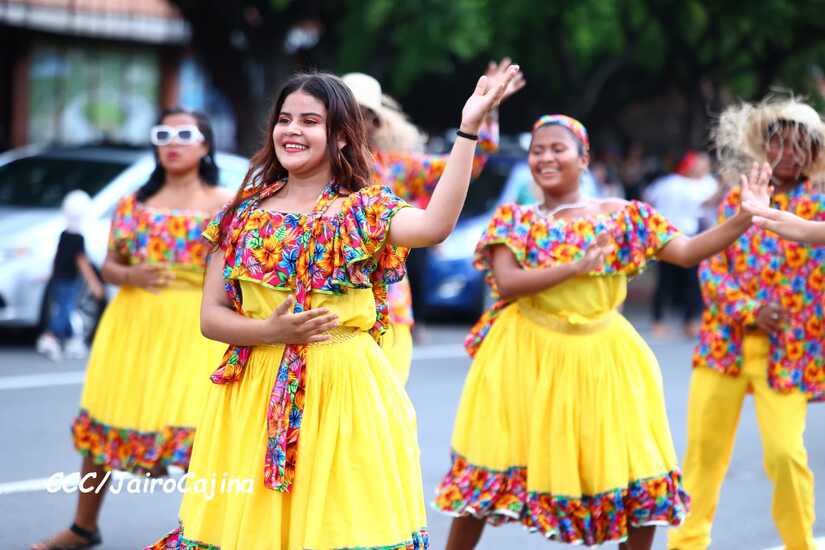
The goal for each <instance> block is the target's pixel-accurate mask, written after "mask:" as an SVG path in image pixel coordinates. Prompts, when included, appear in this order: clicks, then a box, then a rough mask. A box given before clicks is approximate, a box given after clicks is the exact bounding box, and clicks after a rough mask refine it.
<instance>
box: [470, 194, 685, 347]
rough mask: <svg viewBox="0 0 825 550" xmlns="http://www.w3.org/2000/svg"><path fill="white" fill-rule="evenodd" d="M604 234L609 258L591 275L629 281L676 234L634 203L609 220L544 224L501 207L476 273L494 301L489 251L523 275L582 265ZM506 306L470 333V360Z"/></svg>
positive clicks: (533, 210) (531, 214)
mask: <svg viewBox="0 0 825 550" xmlns="http://www.w3.org/2000/svg"><path fill="white" fill-rule="evenodd" d="M605 232H607V233H608V235H609V236H610V239H611V240H612V244H613V252H612V253H611V254H610V256H608V257H607V258H606V259H605V263H604V265H603V266H602V267H601V268H600V269H599V270H597V271H595V272H593V273H591V275H597V276H598V275H615V274H624V275H626V276H634V275H636V274H638V273H640V272H641V271H642V270H643V269H644V268H645V266H646V265H647V263H648V261H649V260H651V259H652V258H655V256H656V253H657V252H659V250H661V249H662V248H663V247H664V246H665V245H666V244H667V243H669V242H670V241H671V240H672V239H673V238H674V237H676V236H678V235H679V234H680V233H679V230H678V229H676V228H675V227H674V226H673V225H672V224H671V223H670V222H669V221H668V220H667V219H666V218H665V217H664V216H662V215H661V214H659V213H658V212H657V211H656V210H655V209H654V208H653V207H652V206H650V205H648V204H646V203H643V202H638V201H631V202H628V203H627V204H626V205H625V206H624V207H623V208H622V209H620V210H617V211H616V212H614V213H612V214H604V215H596V216H583V217H579V218H575V219H572V220H564V219H558V218H556V219H552V218H548V217H547V216H545V215H544V214H542V213H541V212H540V211H539V210H538V208H537V206H536V205H529V206H520V205H518V204H504V205H502V206H500V207H499V208H498V210H496V212H495V214H494V215H493V218H492V219H491V220H490V223H489V224H488V226H487V229H486V230H485V232H484V234H483V235H482V237H481V240H480V241H479V242H478V245H476V252H475V267H476V268H477V269H479V270H481V271H483V272H484V274H485V280H486V282H487V285H488V286H489V287H490V288H491V290H492V292H493V296H494V297H495V298H498V290H497V288H496V284H495V278H494V277H493V267H492V261H491V252H492V248H493V246H494V245H499V244H500V245H504V246H506V247H507V248H509V249H510V251H511V252H512V253H513V256H515V258H516V261H517V262H518V264H519V265H520V266H521V267H522V269H540V268H545V267H551V266H554V265H562V264H568V263H572V262H574V261H577V260H579V259H581V258H582V257H583V256H584V254H585V253H586V251H587V249H588V248H589V247H590V246H591V245H593V244H594V243H595V241H596V235H598V234H601V233H605ZM508 303H509V302H506V301H502V300H499V301H498V302H497V303H496V304H495V305H493V307H492V308H491V309H490V310H488V311H487V312H485V314H484V315H483V316H482V318H481V320H479V322H478V323H476V326H475V327H473V329H472V331H471V332H470V335H469V336H468V337H467V340H466V341H465V343H464V345H465V347H466V348H467V350H468V352H469V353H470V355H474V354H475V351H476V350H477V349H478V346H480V345H481V342H482V341H483V339H484V337H485V336H486V335H487V332H489V330H490V328H491V326H492V322H493V320H494V318H495V316H496V315H497V314H498V313H499V312H500V311H501V310H502V309H503V308H504V307H505V306H506V305H508Z"/></svg>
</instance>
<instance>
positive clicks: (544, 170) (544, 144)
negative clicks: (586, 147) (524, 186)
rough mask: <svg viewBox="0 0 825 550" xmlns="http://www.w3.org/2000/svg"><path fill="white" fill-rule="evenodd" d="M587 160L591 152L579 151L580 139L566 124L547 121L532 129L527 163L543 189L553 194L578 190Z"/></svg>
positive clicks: (535, 179)
mask: <svg viewBox="0 0 825 550" xmlns="http://www.w3.org/2000/svg"><path fill="white" fill-rule="evenodd" d="M588 161H589V156H588V154H587V153H582V154H579V143H578V141H577V140H576V138H574V137H573V134H572V133H571V132H570V131H569V130H567V129H566V128H564V127H562V126H559V125H547V126H542V127H540V128H538V129H537V130H536V131H534V132H533V141H532V142H531V143H530V152H529V154H528V155H527V164H528V165H529V166H530V172H531V173H532V174H533V180H534V181H535V182H536V184H537V185H538V186H539V187H540V188H541V189H542V191H544V192H546V193H550V194H552V195H563V194H567V193H570V192H573V191H575V190H576V189H578V186H579V176H581V173H582V170H584V169H586V168H587V163H588Z"/></svg>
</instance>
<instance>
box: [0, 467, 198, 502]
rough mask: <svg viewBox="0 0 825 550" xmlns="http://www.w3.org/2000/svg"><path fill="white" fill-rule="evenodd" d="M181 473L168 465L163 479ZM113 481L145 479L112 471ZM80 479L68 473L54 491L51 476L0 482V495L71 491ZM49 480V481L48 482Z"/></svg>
mask: <svg viewBox="0 0 825 550" xmlns="http://www.w3.org/2000/svg"><path fill="white" fill-rule="evenodd" d="M182 475H183V470H181V469H180V468H177V467H174V466H172V467H170V468H169V475H168V476H167V477H166V478H164V479H168V478H171V479H180V478H181V476H182ZM111 479H112V480H113V481H116V480H118V479H125V480H129V479H139V480H141V481H143V480H145V479H146V477H145V476H138V475H135V474H130V473H129V472H120V471H117V470H115V471H112V477H111ZM79 481H80V474H79V473H78V472H73V473H69V474H67V475H66V476H65V478H61V480H60V481H59V486H60V488H59V489H58V490H57V491H55V489H54V487H55V481H54V480H53V476H52V477H39V478H35V479H24V480H22V481H9V482H6V483H0V495H12V494H14V493H37V492H40V491H47V490H48V489H49V487H50V486H51V487H52V491H51V492H71V491H75V490H76V489H77V484H78V482H79ZM50 482H51V483H50ZM91 484H92V483H87V485H91Z"/></svg>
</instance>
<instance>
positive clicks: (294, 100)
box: [272, 90, 330, 176]
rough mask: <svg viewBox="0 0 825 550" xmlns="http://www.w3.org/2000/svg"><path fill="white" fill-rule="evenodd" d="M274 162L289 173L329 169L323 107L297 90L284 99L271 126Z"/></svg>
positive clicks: (313, 98) (296, 173)
mask: <svg viewBox="0 0 825 550" xmlns="http://www.w3.org/2000/svg"><path fill="white" fill-rule="evenodd" d="M272 140H273V143H274V146H275V155H276V156H277V158H278V162H279V163H280V165H281V166H283V167H284V169H285V170H286V171H287V172H289V173H290V174H291V175H296V176H307V175H310V174H314V173H317V172H319V171H329V170H330V162H329V157H328V154H327V110H326V107H324V104H323V103H321V101H320V100H318V99H317V98H315V97H313V96H311V95H309V94H307V93H306V92H303V91H301V90H297V91H295V92H293V93H291V94H289V95H288V96H287V97H286V99H285V100H284V103H283V106H282V107H281V112H280V113H278V117H277V119H276V121H275V126H274V128H273V130H272Z"/></svg>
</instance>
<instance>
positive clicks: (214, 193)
mask: <svg viewBox="0 0 825 550" xmlns="http://www.w3.org/2000/svg"><path fill="white" fill-rule="evenodd" d="M206 196H207V197H208V200H209V210H211V211H217V210H220V209H221V208H223V207H224V206H226V204H227V203H228V202H229V201H231V200H232V198H233V195H232V193H230V192H229V191H227V190H226V189H224V188H223V187H220V186H215V187H210V188H208V190H207V195H206Z"/></svg>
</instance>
